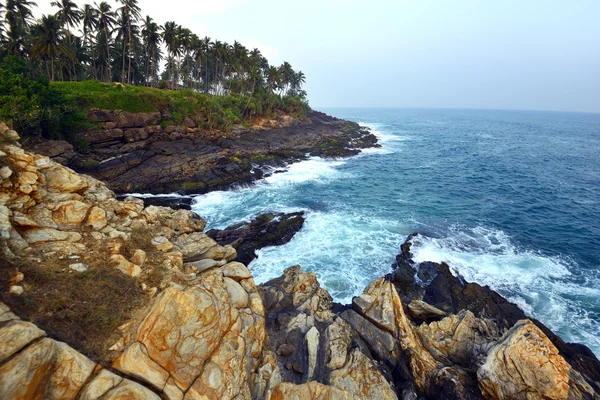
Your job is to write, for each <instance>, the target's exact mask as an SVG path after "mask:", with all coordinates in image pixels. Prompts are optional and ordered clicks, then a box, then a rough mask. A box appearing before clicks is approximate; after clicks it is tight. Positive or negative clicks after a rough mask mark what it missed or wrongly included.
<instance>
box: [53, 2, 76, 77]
mask: <svg viewBox="0 0 600 400" xmlns="http://www.w3.org/2000/svg"><path fill="white" fill-rule="evenodd" d="M50 5H51V6H53V7H58V11H57V12H56V18H57V19H58V21H59V22H60V23H61V25H62V26H63V27H64V28H66V36H67V39H68V40H69V43H71V42H72V41H73V39H72V37H71V32H70V31H69V28H70V27H73V26H75V25H77V24H78V23H79V21H80V20H81V12H80V11H79V9H78V8H77V4H75V3H74V2H72V1H71V0H57V1H53V2H52V3H50ZM73 69H75V65H73ZM69 76H71V78H72V75H71V69H69Z"/></svg>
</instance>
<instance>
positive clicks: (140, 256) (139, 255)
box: [131, 249, 146, 267]
mask: <svg viewBox="0 0 600 400" xmlns="http://www.w3.org/2000/svg"><path fill="white" fill-rule="evenodd" d="M131 262H132V263H134V264H135V265H139V266H140V267H143V266H144V263H145V262H146V252H145V251H144V250H142V249H137V250H136V251H134V252H133V257H131Z"/></svg>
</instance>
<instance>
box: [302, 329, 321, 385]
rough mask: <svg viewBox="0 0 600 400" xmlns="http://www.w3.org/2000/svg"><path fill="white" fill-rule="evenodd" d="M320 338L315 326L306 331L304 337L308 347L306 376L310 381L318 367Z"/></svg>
mask: <svg viewBox="0 0 600 400" xmlns="http://www.w3.org/2000/svg"><path fill="white" fill-rule="evenodd" d="M319 338H320V334H319V331H318V330H317V328H315V327H314V326H313V327H312V328H310V329H309V330H308V332H306V336H305V337H304V339H305V340H306V348H307V349H308V372H307V373H306V378H307V379H308V380H309V381H310V380H312V379H313V376H314V374H315V368H316V367H317V357H318V356H319V354H318V353H319Z"/></svg>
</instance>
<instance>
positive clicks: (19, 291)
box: [8, 285, 24, 296]
mask: <svg viewBox="0 0 600 400" xmlns="http://www.w3.org/2000/svg"><path fill="white" fill-rule="evenodd" d="M23 291H24V290H23V286H19V285H13V286H11V287H10V289H8V293H10V294H16V295H17V296H20V295H22V294H23Z"/></svg>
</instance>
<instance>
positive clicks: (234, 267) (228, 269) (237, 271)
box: [221, 261, 252, 281]
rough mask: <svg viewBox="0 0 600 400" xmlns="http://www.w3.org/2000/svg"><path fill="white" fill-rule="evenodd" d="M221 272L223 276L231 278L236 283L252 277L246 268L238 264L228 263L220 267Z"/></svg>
mask: <svg viewBox="0 0 600 400" xmlns="http://www.w3.org/2000/svg"><path fill="white" fill-rule="evenodd" d="M221 272H223V276H226V277H228V278H231V279H233V280H236V281H240V280H242V279H248V278H251V277H252V274H250V271H249V270H248V268H246V266H245V265H244V264H242V263H240V262H235V261H234V262H230V263H227V264H225V265H224V266H223V267H221Z"/></svg>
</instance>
